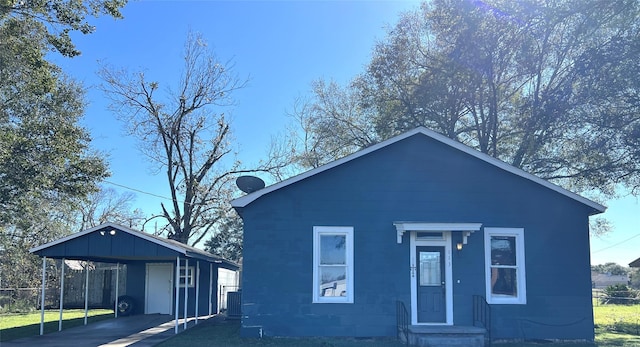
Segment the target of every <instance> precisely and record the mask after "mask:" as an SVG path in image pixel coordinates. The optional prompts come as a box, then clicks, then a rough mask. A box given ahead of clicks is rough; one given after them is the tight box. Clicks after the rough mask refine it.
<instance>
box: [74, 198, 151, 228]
mask: <svg viewBox="0 0 640 347" xmlns="http://www.w3.org/2000/svg"><path fill="white" fill-rule="evenodd" d="M134 200H135V195H134V194H133V193H129V192H126V193H123V194H118V192H116V191H115V189H113V188H102V189H101V190H100V191H98V192H95V193H93V194H91V195H90V196H89V198H88V199H87V202H85V203H84V204H82V205H81V206H80V208H79V211H78V212H79V214H80V219H81V220H80V228H79V229H80V230H85V229H87V228H91V227H95V226H96V225H99V224H102V223H106V222H114V223H119V224H122V225H127V226H129V227H136V228H137V227H138V226H140V225H141V224H142V223H141V222H142V221H143V219H144V217H143V216H142V211H141V210H139V209H132V207H131V203H132V202H133V201H134Z"/></svg>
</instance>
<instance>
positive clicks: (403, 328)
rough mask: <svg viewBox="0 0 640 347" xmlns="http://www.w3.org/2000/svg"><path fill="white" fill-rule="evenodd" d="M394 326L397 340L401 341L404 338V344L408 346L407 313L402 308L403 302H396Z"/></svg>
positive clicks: (403, 307)
mask: <svg viewBox="0 0 640 347" xmlns="http://www.w3.org/2000/svg"><path fill="white" fill-rule="evenodd" d="M396 326H397V331H398V340H400V341H402V337H404V341H405V344H406V345H407V346H408V345H409V312H407V308H406V307H405V306H404V302H402V301H400V300H397V301H396Z"/></svg>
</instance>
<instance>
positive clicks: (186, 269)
mask: <svg viewBox="0 0 640 347" xmlns="http://www.w3.org/2000/svg"><path fill="white" fill-rule="evenodd" d="M192 275H193V274H192ZM188 280H189V258H184V330H187V318H188V316H187V314H188V311H187V308H188V306H189V302H188V299H189V281H188Z"/></svg>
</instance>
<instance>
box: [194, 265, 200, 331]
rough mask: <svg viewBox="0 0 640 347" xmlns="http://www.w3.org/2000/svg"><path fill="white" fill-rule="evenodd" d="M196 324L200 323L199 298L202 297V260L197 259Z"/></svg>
mask: <svg viewBox="0 0 640 347" xmlns="http://www.w3.org/2000/svg"><path fill="white" fill-rule="evenodd" d="M195 281H196V309H195V313H196V324H198V313H199V312H198V299H199V297H200V261H196V278H195Z"/></svg>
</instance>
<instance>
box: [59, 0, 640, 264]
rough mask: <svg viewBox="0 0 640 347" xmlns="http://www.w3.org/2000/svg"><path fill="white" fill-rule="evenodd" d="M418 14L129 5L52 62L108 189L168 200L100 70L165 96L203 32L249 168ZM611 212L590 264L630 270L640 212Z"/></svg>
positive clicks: (370, 5) (147, 205) (623, 205)
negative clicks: (79, 110)
mask: <svg viewBox="0 0 640 347" xmlns="http://www.w3.org/2000/svg"><path fill="white" fill-rule="evenodd" d="M417 6H419V3H418V2H417V1H394V2H391V1H351V2H342V1H340V2H339V1H323V2H307V1H296V2H294V1H280V2H266V1H256V2H245V1H233V2H231V1H229V2H218V1H133V2H130V3H129V4H128V5H127V6H126V7H125V8H124V9H123V11H122V12H123V15H124V17H125V18H124V19H123V20H114V19H112V18H106V17H105V18H99V19H96V20H93V21H92V23H94V24H95V25H96V27H97V30H96V32H95V33H93V34H91V35H86V36H82V35H80V36H75V37H74V40H75V43H76V45H77V46H78V48H79V49H80V50H81V51H82V55H81V56H80V57H76V58H73V59H63V58H60V57H57V58H56V62H57V63H58V64H59V65H60V66H61V67H62V68H63V70H64V71H65V72H66V73H67V74H69V75H70V76H72V77H73V78H75V79H77V80H79V81H81V82H83V83H84V84H85V86H86V87H87V101H88V103H89V106H88V108H87V114H86V118H85V120H84V125H85V126H86V127H87V128H88V129H89V130H90V132H91V134H92V136H93V138H94V141H93V146H94V148H96V149H97V150H99V151H101V152H103V153H106V154H107V155H108V156H109V163H110V168H111V172H112V177H111V178H109V182H113V183H116V184H119V185H122V186H127V187H133V188H135V189H137V190H139V191H142V192H148V193H152V194H155V195H159V196H169V194H168V192H167V191H166V189H165V188H164V187H165V186H166V183H165V180H164V176H163V175H162V174H161V173H160V174H159V173H157V172H155V171H153V170H152V166H151V165H150V164H149V163H148V162H146V161H145V159H144V157H143V156H142V155H141V154H140V153H139V152H138V151H137V148H136V142H135V141H134V140H133V139H131V138H128V137H127V136H125V134H124V128H123V124H121V123H120V122H119V121H117V120H116V119H115V116H114V115H113V114H112V113H110V112H109V111H108V110H107V106H108V100H107V99H106V97H105V95H104V94H103V93H102V92H101V91H100V90H99V89H98V88H97V86H98V85H99V84H100V83H101V81H100V79H99V78H98V77H97V75H96V72H97V71H98V70H99V69H100V67H101V65H110V66H113V67H118V68H120V67H121V68H126V69H129V70H131V71H139V70H144V71H145V72H146V75H147V76H149V77H151V78H152V79H154V80H156V81H158V82H160V87H161V88H162V87H163V86H169V85H172V84H175V83H176V81H177V79H178V77H179V73H180V69H181V67H182V65H181V58H180V55H181V53H182V48H183V44H184V41H185V38H186V34H187V32H188V31H189V30H193V31H196V32H200V33H201V34H202V35H203V37H204V38H205V39H206V40H207V41H208V43H209V45H210V47H212V48H213V49H214V50H215V52H216V53H217V55H218V57H219V58H220V59H221V60H222V61H226V60H229V59H232V60H233V62H234V64H235V67H234V69H235V71H236V72H237V73H238V74H239V76H241V77H249V79H250V81H249V84H248V86H247V87H246V88H245V89H243V90H240V91H239V92H238V93H236V99H237V102H238V105H237V107H235V108H234V110H233V112H232V113H231V116H232V119H233V123H232V129H233V133H234V137H235V140H236V141H235V142H236V145H237V148H236V149H237V151H238V154H239V159H241V160H242V161H243V162H245V163H247V164H250V163H255V162H257V161H258V160H260V159H262V158H264V157H265V154H266V148H267V147H268V145H269V143H270V140H271V137H272V136H278V134H281V133H282V132H284V130H285V128H286V126H287V124H289V123H290V122H291V119H290V118H288V117H287V115H286V114H287V110H291V109H292V105H293V102H294V100H295V98H296V97H299V96H304V95H306V94H307V93H308V91H309V85H310V82H311V81H312V80H314V79H317V78H321V77H322V78H325V79H334V80H336V81H337V82H339V83H343V82H347V81H349V80H350V79H351V78H352V77H354V76H355V75H356V74H358V73H360V72H362V71H363V69H364V68H365V65H366V64H367V62H368V61H369V59H370V52H371V50H372V48H373V45H374V44H375V42H376V40H381V39H383V38H384V36H385V29H386V28H387V27H388V26H392V25H393V24H394V23H395V22H396V21H397V19H398V16H399V14H400V13H401V12H403V11H407V10H411V9H414V8H416V7H417ZM111 187H114V188H117V189H118V190H119V191H125V189H124V188H120V187H118V186H115V185H111ZM166 201H167V200H164V199H162V198H159V197H157V196H153V195H149V194H143V193H137V200H136V203H135V206H137V207H140V208H142V209H143V210H144V212H145V213H147V214H152V213H156V212H158V211H159V205H160V202H166ZM607 205H608V206H609V210H608V211H607V213H606V214H605V216H606V217H608V218H609V219H611V220H612V221H613V223H614V225H615V231H614V232H613V233H612V234H610V235H609V236H607V237H604V238H601V239H597V238H596V239H593V240H592V246H591V248H592V263H593V264H599V263H604V262H608V261H613V262H617V263H619V264H622V265H627V264H628V263H629V262H631V261H632V260H634V259H636V258H638V257H640V228H639V226H640V205H639V204H638V201H637V200H636V199H635V198H633V197H628V198H625V199H621V200H616V201H611V202H607ZM567 246H568V247H570V246H571V245H567Z"/></svg>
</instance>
